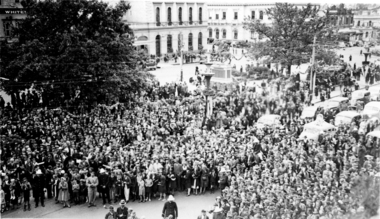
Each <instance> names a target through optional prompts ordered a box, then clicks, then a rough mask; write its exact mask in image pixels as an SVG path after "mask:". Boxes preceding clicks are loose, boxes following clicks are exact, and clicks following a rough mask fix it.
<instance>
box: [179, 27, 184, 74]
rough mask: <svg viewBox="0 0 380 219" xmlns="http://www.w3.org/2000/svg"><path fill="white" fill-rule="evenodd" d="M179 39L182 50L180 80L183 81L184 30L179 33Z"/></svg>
mask: <svg viewBox="0 0 380 219" xmlns="http://www.w3.org/2000/svg"><path fill="white" fill-rule="evenodd" d="M179 41H180V44H179V45H180V48H179V49H180V52H181V63H180V64H181V75H180V81H181V82H182V81H183V70H182V65H183V47H184V44H183V35H182V32H180V33H179Z"/></svg>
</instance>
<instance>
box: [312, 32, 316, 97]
mask: <svg viewBox="0 0 380 219" xmlns="http://www.w3.org/2000/svg"><path fill="white" fill-rule="evenodd" d="M316 41H317V35H314V39H313V53H312V56H311V71H310V89H311V100H310V101H312V100H313V96H314V87H315V80H316V75H317V74H316V73H315V43H316Z"/></svg>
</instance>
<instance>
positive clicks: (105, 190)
mask: <svg viewBox="0 0 380 219" xmlns="http://www.w3.org/2000/svg"><path fill="white" fill-rule="evenodd" d="M109 185H110V177H109V176H108V175H107V174H106V171H105V170H104V169H103V168H102V169H100V176H99V190H100V193H101V194H102V198H103V206H104V207H106V201H108V204H111V199H110V194H109Z"/></svg>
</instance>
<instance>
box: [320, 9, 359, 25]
mask: <svg viewBox="0 0 380 219" xmlns="http://www.w3.org/2000/svg"><path fill="white" fill-rule="evenodd" d="M326 16H327V18H328V21H329V24H330V25H331V26H334V27H338V28H345V27H351V26H353V24H354V13H353V11H352V10H351V9H347V8H345V7H344V4H340V5H339V7H336V6H335V5H334V6H332V7H330V8H328V9H327V10H326Z"/></svg>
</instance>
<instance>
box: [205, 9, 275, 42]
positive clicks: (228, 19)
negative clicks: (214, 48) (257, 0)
mask: <svg viewBox="0 0 380 219" xmlns="http://www.w3.org/2000/svg"><path fill="white" fill-rule="evenodd" d="M273 6H274V4H254V3H252V4H247V3H242V4H239V3H236V4H234V3H210V4H208V24H209V25H208V28H207V38H208V39H209V41H210V40H221V39H223V40H231V41H238V40H248V41H253V42H255V41H260V40H262V39H263V37H262V36H260V35H259V34H257V33H251V32H250V31H249V30H246V29H244V25H243V23H244V21H245V19H260V20H262V22H264V23H270V22H271V20H270V18H269V17H268V16H267V15H266V13H265V11H266V9H268V8H270V7H273Z"/></svg>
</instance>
